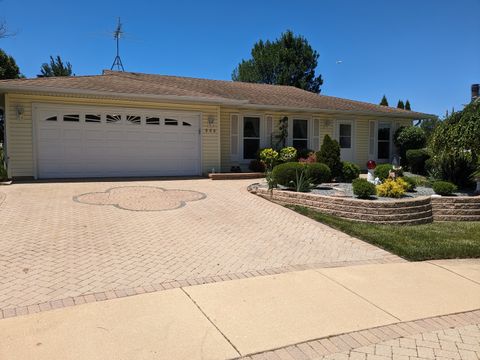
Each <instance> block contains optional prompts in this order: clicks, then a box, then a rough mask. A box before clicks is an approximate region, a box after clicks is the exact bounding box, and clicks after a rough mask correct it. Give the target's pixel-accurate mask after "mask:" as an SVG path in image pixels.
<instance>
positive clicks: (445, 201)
mask: <svg viewBox="0 0 480 360" xmlns="http://www.w3.org/2000/svg"><path fill="white" fill-rule="evenodd" d="M431 203H432V211H433V220H435V221H480V196H471V197H466V196H458V197H438V198H437V197H432V198H431Z"/></svg>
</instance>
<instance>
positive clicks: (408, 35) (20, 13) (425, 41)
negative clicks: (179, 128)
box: [0, 0, 480, 115]
mask: <svg viewBox="0 0 480 360" xmlns="http://www.w3.org/2000/svg"><path fill="white" fill-rule="evenodd" d="M479 14H480V0H456V1H453V0H405V1H393V0H392V1H390V0H370V1H367V0H317V1H313V0H312V1H302V0H297V1H284V0H264V1H261V0H256V1H250V0H241V1H208V0H205V1H186V0H175V1H165V2H164V1H156V2H155V1H147V0H136V1H133V2H132V1H110V0H96V1H92V0H82V1H68V0H64V1H59V0H50V1H48V2H41V1H33V0H31V1H22V0H1V1H0V19H3V20H5V21H6V22H7V23H8V25H9V27H10V28H11V29H12V30H15V31H17V35H16V36H15V37H12V38H8V39H2V40H0V48H3V49H4V50H5V51H7V53H9V54H11V55H13V56H14V57H15V59H16V60H17V63H18V65H19V66H20V68H21V71H22V72H23V73H24V74H25V75H26V76H28V77H33V76H35V75H37V74H38V73H39V69H40V65H41V64H42V63H43V62H46V61H47V60H48V58H49V56H50V55H57V54H59V55H61V56H62V58H63V59H65V60H68V61H70V62H71V63H72V65H73V69H74V72H75V74H77V75H87V74H100V73H101V71H102V69H105V68H110V66H111V64H112V62H113V59H114V56H115V46H114V42H113V40H112V39H111V37H110V36H109V35H108V32H109V31H112V30H113V29H114V27H115V24H116V18H117V17H118V16H120V17H121V19H122V22H123V23H124V29H125V31H126V33H127V37H126V39H125V40H124V41H123V42H122V44H121V56H122V60H123V62H124V65H125V69H126V70H127V71H138V72H147V73H159V74H170V75H182V76H194V77H205V78H212V79H230V76H231V72H232V70H233V69H234V67H235V66H236V65H237V64H238V62H239V61H240V60H241V59H242V58H248V57H249V56H250V49H251V47H252V45H253V44H254V43H255V42H256V41H257V40H259V39H275V38H277V37H278V36H279V35H280V34H281V32H283V31H285V30H286V29H291V30H293V31H294V32H295V33H297V34H301V35H303V36H305V37H306V38H307V39H308V41H309V42H310V44H311V45H312V46H313V47H314V48H315V49H316V50H317V51H318V52H319V53H320V59H319V66H318V69H317V71H318V73H320V74H322V76H323V78H324V85H323V87H322V94H325V95H332V96H339V97H345V98H350V99H356V100H362V101H368V102H374V103H378V102H379V101H380V99H381V97H382V95H383V94H386V95H387V98H388V100H389V102H390V105H396V103H397V101H398V100H399V99H403V100H405V99H407V98H408V99H410V102H411V104H412V107H413V109H414V110H418V111H423V112H429V113H434V114H438V115H443V114H444V113H445V111H446V110H447V109H451V108H452V107H455V109H460V108H461V107H462V105H463V104H465V103H467V102H468V101H469V97H470V85H471V84H472V83H477V82H480V42H479V40H478V36H479V22H478V21H479V20H478V16H479ZM337 60H342V63H341V64H337V63H336V61H337Z"/></svg>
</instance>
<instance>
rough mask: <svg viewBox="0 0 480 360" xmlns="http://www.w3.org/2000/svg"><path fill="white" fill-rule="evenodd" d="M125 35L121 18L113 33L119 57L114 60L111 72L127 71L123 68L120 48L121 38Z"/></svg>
mask: <svg viewBox="0 0 480 360" xmlns="http://www.w3.org/2000/svg"><path fill="white" fill-rule="evenodd" d="M123 34H124V32H123V30H122V23H121V22H120V18H118V24H117V28H116V29H115V31H114V32H113V38H114V39H115V41H116V42H117V56H115V60H113V64H112V67H111V68H110V70H116V71H125V69H124V68H123V64H122V59H120V48H119V43H120V38H122V37H123Z"/></svg>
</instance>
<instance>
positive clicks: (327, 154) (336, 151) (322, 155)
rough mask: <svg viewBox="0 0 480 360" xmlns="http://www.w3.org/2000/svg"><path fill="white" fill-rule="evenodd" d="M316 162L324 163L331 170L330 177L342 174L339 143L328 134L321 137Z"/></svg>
mask: <svg viewBox="0 0 480 360" xmlns="http://www.w3.org/2000/svg"><path fill="white" fill-rule="evenodd" d="M316 156H317V162H319V163H322V164H326V165H327V166H328V167H329V168H330V171H331V172H332V177H334V178H336V177H340V176H342V162H341V160H340V145H339V144H338V141H337V140H332V138H331V137H330V136H328V135H325V137H324V138H323V144H322V146H321V147H320V151H318V152H317V153H316Z"/></svg>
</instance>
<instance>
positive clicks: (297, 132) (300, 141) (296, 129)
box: [292, 119, 308, 151]
mask: <svg viewBox="0 0 480 360" xmlns="http://www.w3.org/2000/svg"><path fill="white" fill-rule="evenodd" d="M292 146H293V147H294V148H295V149H297V151H300V150H305V149H308V121H307V120H300V119H293V131H292Z"/></svg>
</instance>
